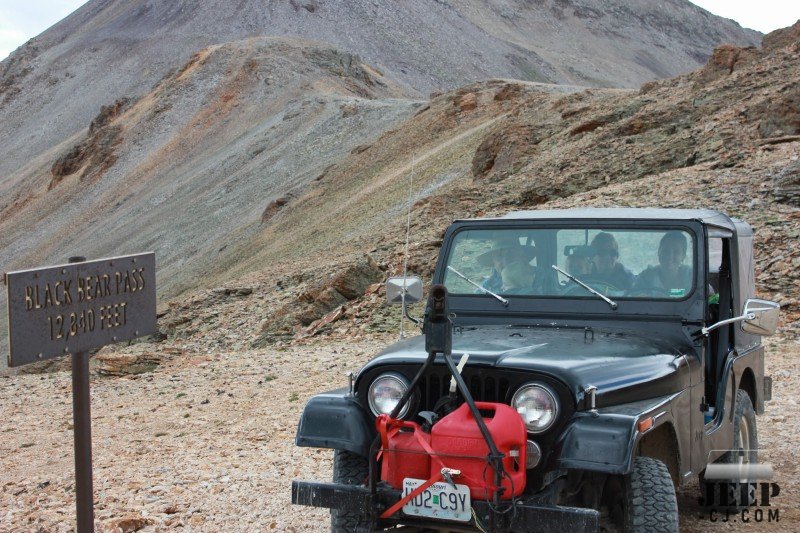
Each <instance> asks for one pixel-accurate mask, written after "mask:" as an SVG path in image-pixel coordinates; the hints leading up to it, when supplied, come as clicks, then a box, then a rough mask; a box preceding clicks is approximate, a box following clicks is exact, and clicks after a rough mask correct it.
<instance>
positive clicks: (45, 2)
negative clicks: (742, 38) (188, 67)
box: [0, 0, 800, 60]
mask: <svg viewBox="0 0 800 533" xmlns="http://www.w3.org/2000/svg"><path fill="white" fill-rule="evenodd" d="M86 1H87V0H0V60H3V59H5V58H6V56H7V55H8V54H10V53H11V52H12V51H14V50H15V49H16V48H17V47H18V46H20V45H22V44H23V43H25V41H27V40H28V39H30V38H31V37H35V36H36V35H38V34H40V33H42V32H43V31H44V30H46V29H47V28H49V27H50V26H52V25H53V24H55V23H56V22H58V21H59V20H61V19H62V18H64V17H66V16H67V15H69V14H70V13H72V12H73V11H75V10H76V9H78V8H79V7H80V6H81V5H83V4H85V3H86ZM162 1H165V2H166V1H170V0H162ZM693 3H695V4H697V5H699V6H700V7H702V8H704V9H706V10H708V11H710V12H712V13H714V14H715V15H719V16H721V17H725V18H729V19H733V20H735V21H736V22H738V23H739V24H741V25H742V26H744V27H745V28H752V29H754V30H758V31H760V32H763V33H768V32H771V31H772V30H775V29H778V28H782V27H785V26H789V25H791V24H793V23H794V22H795V21H797V20H798V19H800V1H798V0H757V1H756V0H693Z"/></svg>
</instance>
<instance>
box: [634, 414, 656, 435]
mask: <svg viewBox="0 0 800 533" xmlns="http://www.w3.org/2000/svg"><path fill="white" fill-rule="evenodd" d="M651 427H653V417H652V416H649V417H647V418H645V419H643V420H639V423H638V424H636V429H638V430H639V433H644V432H645V431H647V430H648V429H650V428H651Z"/></svg>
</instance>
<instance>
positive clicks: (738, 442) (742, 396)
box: [701, 389, 758, 509]
mask: <svg viewBox="0 0 800 533" xmlns="http://www.w3.org/2000/svg"><path fill="white" fill-rule="evenodd" d="M731 448H732V450H731V451H729V452H727V453H725V455H723V456H722V457H720V458H719V462H720V463H727V464H753V463H757V462H758V430H757V428H756V411H755V409H753V402H752V401H751V400H750V395H748V394H747V393H746V392H745V391H743V390H741V389H740V390H738V391H736V404H735V405H734V411H733V446H732V447H731ZM703 481H705V480H703ZM749 481H750V480H748V479H730V480H728V482H729V483H732V484H734V485H735V488H734V490H733V494H734V495H735V499H734V500H733V501H730V500H729V503H730V506H729V507H731V508H735V509H744V508H746V507H747V506H748V505H749V504H750V503H753V502H745V501H741V500H744V499H747V498H749V497H751V496H749V492H748V491H747V490H744V491H742V487H741V485H739V484H740V483H747V482H749ZM702 486H703V485H701V487H702ZM745 489H746V488H745ZM742 492H744V494H742ZM752 497H754V496H752ZM717 501H719V500H717Z"/></svg>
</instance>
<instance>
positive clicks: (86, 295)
mask: <svg viewBox="0 0 800 533" xmlns="http://www.w3.org/2000/svg"><path fill="white" fill-rule="evenodd" d="M155 262H156V260H155V254H154V253H152V252H149V253H144V254H138V255H129V256H124V257H112V258H109V259H98V260H96V261H85V262H82V263H70V264H66V265H60V266H53V267H45V268H37V269H32V270H20V271H16V272H8V273H7V274H6V287H7V290H8V334H9V335H8V336H9V344H10V347H9V348H10V349H9V356H8V366H9V367H16V366H22V365H26V364H28V363H33V362H36V361H43V360H46V359H51V358H53V357H57V356H59V355H65V354H68V353H73V354H74V353H78V352H84V351H87V350H91V349H93V348H100V347H102V346H105V345H106V344H110V343H113V342H119V341H125V340H130V339H134V338H136V337H141V336H143V335H150V334H152V333H155V332H156V274H155Z"/></svg>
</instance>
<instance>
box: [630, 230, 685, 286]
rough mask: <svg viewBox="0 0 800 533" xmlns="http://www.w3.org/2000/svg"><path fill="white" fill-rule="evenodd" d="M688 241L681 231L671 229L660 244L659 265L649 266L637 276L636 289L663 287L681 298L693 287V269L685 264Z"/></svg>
mask: <svg viewBox="0 0 800 533" xmlns="http://www.w3.org/2000/svg"><path fill="white" fill-rule="evenodd" d="M687 249H688V243H687V242H686V236H685V235H684V234H683V233H682V232H680V231H669V232H667V233H665V234H664V236H663V237H661V241H660V242H659V244H658V265H657V266H651V267H647V268H646V269H644V270H643V271H642V273H641V274H639V276H638V277H637V278H636V285H635V286H634V290H637V289H638V290H646V289H661V290H663V291H664V292H666V293H667V294H669V296H671V297H674V298H680V297H682V296H684V295H686V293H687V292H689V291H690V290H691V289H692V269H691V267H689V266H687V265H684V264H683V261H684V260H685V259H686V250H687Z"/></svg>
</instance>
